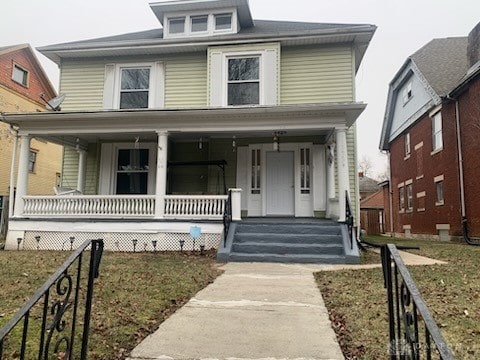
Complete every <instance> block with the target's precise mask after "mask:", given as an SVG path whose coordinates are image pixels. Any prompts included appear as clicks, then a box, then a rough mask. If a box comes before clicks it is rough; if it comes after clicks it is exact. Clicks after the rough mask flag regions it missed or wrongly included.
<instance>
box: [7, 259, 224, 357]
mask: <svg viewBox="0 0 480 360" xmlns="http://www.w3.org/2000/svg"><path fill="white" fill-rule="evenodd" d="M68 255H69V253H67V252H33V251H32V252H28V251H22V252H15V251H14V252H5V251H2V252H0V286H1V287H2V291H0V304H1V305H0V326H1V325H3V324H5V323H6V322H7V321H8V320H9V319H10V318H11V317H12V316H13V314H14V313H15V312H16V311H17V310H18V308H19V307H20V306H21V305H22V304H23V303H24V302H25V301H26V300H28V298H29V297H30V296H31V295H32V294H33V293H34V292H35V291H36V289H37V288H38V287H40V286H41V285H42V284H43V283H44V282H45V280H46V279H47V278H48V276H49V275H50V274H51V273H53V272H54V271H55V269H56V268H57V267H58V266H59V265H60V264H61V263H62V262H63V261H64V260H65V259H66V257H67V256H68ZM211 255H212V254H210V256H194V255H187V254H180V253H172V254H147V253H145V254H140V253H138V254H120V253H105V254H104V257H103V259H102V263H101V267H100V278H99V279H97V280H96V283H95V289H94V302H93V307H92V318H91V327H90V338H89V345H90V346H89V348H90V352H89V357H88V358H89V359H124V358H125V357H126V356H128V354H129V352H130V351H131V350H132V349H133V348H134V347H135V346H136V345H137V344H138V343H139V342H140V341H141V340H143V339H144V338H145V337H146V336H147V335H148V334H150V333H151V332H153V331H155V330H156V329H157V328H158V325H159V324H160V323H161V322H162V321H164V320H165V319H166V318H167V317H168V316H170V315H171V314H172V313H173V312H174V311H175V310H176V309H178V308H179V307H181V306H182V305H183V304H185V303H186V302H187V301H188V300H189V299H190V298H191V297H192V296H193V295H194V294H196V293H197V292H198V291H199V290H201V289H202V288H204V287H205V286H207V285H208V284H209V283H211V282H212V281H213V280H214V279H215V277H216V276H218V275H219V273H220V272H219V270H218V269H217V267H216V265H215V261H214V259H213V256H211ZM84 262H85V263H86V261H84ZM83 290H84V288H83ZM39 319H40V309H39V308H37V309H35V311H33V312H32V321H31V332H32V334H31V336H30V335H29V345H28V346H29V349H34V348H37V346H38V345H36V344H37V342H38V340H37V339H38V335H37V334H36V333H37V332H38V331H39V327H40V325H39V323H40V321H39ZM81 324H82V321H81V320H80V321H79V324H78V325H77V326H78V328H77V329H80V328H81ZM78 333H79V331H78V330H77V335H78ZM19 337H20V329H18V330H16V332H14V333H12V334H11V335H10V336H9V341H11V342H13V341H14V340H18V338H19ZM76 341H77V340H76ZM77 342H78V341H77ZM7 345H8V344H7ZM7 348H8V347H7ZM17 356H18V352H16V351H13V350H12V352H10V353H7V352H6V357H7V358H15V357H17ZM27 358H32V357H27Z"/></svg>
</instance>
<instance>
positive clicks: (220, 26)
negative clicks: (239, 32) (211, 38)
mask: <svg viewBox="0 0 480 360" xmlns="http://www.w3.org/2000/svg"><path fill="white" fill-rule="evenodd" d="M231 29H232V14H231V13H228V14H217V15H215V30H217V31H218V30H231Z"/></svg>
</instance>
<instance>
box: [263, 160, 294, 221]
mask: <svg viewBox="0 0 480 360" xmlns="http://www.w3.org/2000/svg"><path fill="white" fill-rule="evenodd" d="M293 167H294V152H293V151H282V152H276V151H269V152H267V187H266V190H267V192H266V195H267V215H270V216H293V215H294V214H295V186H294V185H295V184H294V183H295V182H294V176H293V174H294V170H293Z"/></svg>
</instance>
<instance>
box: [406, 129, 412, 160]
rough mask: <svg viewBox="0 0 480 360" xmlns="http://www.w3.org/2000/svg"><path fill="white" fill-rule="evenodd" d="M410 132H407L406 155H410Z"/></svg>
mask: <svg viewBox="0 0 480 360" xmlns="http://www.w3.org/2000/svg"><path fill="white" fill-rule="evenodd" d="M410 150H411V149H410V133H409V132H407V133H406V134H405V157H407V156H409V155H410Z"/></svg>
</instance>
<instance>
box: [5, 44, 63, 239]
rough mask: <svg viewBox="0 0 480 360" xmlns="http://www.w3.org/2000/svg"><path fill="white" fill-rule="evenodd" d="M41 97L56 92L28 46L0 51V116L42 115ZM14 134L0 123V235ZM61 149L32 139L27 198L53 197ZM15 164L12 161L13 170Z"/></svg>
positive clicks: (16, 164)
mask: <svg viewBox="0 0 480 360" xmlns="http://www.w3.org/2000/svg"><path fill="white" fill-rule="evenodd" d="M40 94H44V98H45V99H47V100H49V99H51V98H53V97H55V96H56V91H55V89H54V88H53V86H52V84H51V83H50V81H49V80H48V77H47V75H46V74H45V72H44V70H43V69H42V67H41V65H40V63H39V62H38V60H37V58H36V56H35V54H34V52H33V50H32V48H31V47H30V46H29V45H28V44H21V45H12V46H5V47H0V112H1V113H2V115H3V113H24V112H43V111H46V110H47V109H46V108H45V105H46V104H45V102H44V101H43V100H42V99H41V97H40ZM15 142H16V141H15V131H14V130H11V128H10V127H9V125H7V124H6V123H3V122H0V164H1V168H0V233H1V234H4V233H5V230H6V229H5V227H6V224H7V219H8V211H7V210H8V207H9V206H8V204H9V201H8V199H9V197H10V196H13V190H14V189H10V177H11V171H10V169H11V164H12V155H13V152H14V148H15V146H14V144H15ZM61 159H62V147H61V146H59V145H56V144H52V143H49V142H46V141H44V140H39V139H38V138H35V139H32V141H31V144H30V152H29V173H30V174H29V175H30V176H29V181H28V189H27V192H28V194H29V195H39V194H53V188H54V186H55V185H56V184H57V182H58V181H59V180H60V179H59V177H60V173H61ZM17 166H18V161H15V167H17Z"/></svg>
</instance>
